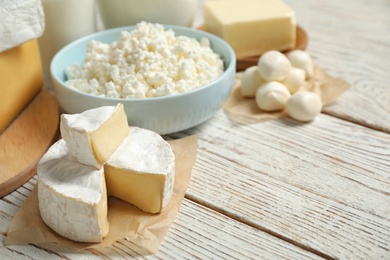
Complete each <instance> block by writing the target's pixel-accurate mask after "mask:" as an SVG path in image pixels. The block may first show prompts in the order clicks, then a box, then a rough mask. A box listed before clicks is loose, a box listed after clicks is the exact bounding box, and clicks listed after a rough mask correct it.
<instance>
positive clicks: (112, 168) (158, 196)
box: [104, 127, 175, 213]
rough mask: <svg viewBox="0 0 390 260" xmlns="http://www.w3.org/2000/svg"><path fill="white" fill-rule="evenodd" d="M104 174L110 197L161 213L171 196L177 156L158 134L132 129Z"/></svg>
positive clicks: (151, 211)
mask: <svg viewBox="0 0 390 260" xmlns="http://www.w3.org/2000/svg"><path fill="white" fill-rule="evenodd" d="M104 171H105V173H106V181H107V189H108V195H109V196H114V197H116V198H120V199H122V200H124V201H127V202H129V203H131V204H133V205H135V206H137V207H138V208H140V209H141V210H143V211H145V212H149V213H159V212H161V211H163V210H164V209H165V208H166V207H167V205H168V202H169V201H170V198H171V196H172V190H173V182H174V176H175V156H174V154H173V152H172V148H171V146H170V145H169V143H167V142H166V141H165V140H164V139H163V138H162V137H161V136H160V135H158V134H157V133H155V132H152V131H150V130H147V129H143V128H138V127H130V134H129V136H128V138H126V139H125V140H124V141H123V142H122V144H121V145H120V146H119V147H118V149H117V150H116V151H115V152H114V153H113V155H112V156H111V157H110V158H109V159H108V160H107V163H106V164H105V167H104Z"/></svg>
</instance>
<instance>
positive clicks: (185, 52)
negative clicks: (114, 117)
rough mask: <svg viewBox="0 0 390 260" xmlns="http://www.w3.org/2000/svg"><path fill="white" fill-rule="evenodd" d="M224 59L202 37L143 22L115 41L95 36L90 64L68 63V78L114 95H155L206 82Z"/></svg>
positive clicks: (219, 71)
mask: <svg viewBox="0 0 390 260" xmlns="http://www.w3.org/2000/svg"><path fill="white" fill-rule="evenodd" d="M223 70H224V67H223V61H222V60H221V58H220V56H219V55H218V54H216V53H214V52H213V50H212V49H211V48H210V42H209V40H208V39H207V38H202V39H201V40H200V41H197V40H196V39H193V38H189V37H186V36H175V33H174V32H173V31H172V30H164V27H163V26H162V25H161V24H152V23H147V22H141V23H138V24H137V25H136V28H135V30H133V31H131V32H128V31H122V32H121V35H120V39H119V40H118V41H117V42H113V43H111V44H105V43H101V42H97V41H91V42H90V43H89V44H88V47H87V54H86V58H85V60H84V64H82V65H81V66H80V65H77V64H75V65H73V66H71V67H68V69H67V75H68V81H67V84H68V85H70V86H72V87H74V88H76V89H78V90H80V91H83V92H86V93H89V94H92V95H96V96H102V97H110V98H150V97H159V96H167V95H172V94H177V93H182V92H186V91H189V90H192V89H195V88H198V87H201V86H204V85H206V84H208V83H210V82H211V81H213V80H215V79H216V78H218V77H219V76H220V75H221V74H222V73H223Z"/></svg>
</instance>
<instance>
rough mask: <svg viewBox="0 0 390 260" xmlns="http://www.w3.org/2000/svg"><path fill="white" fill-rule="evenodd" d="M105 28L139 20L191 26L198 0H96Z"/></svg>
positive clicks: (135, 22)
mask: <svg viewBox="0 0 390 260" xmlns="http://www.w3.org/2000/svg"><path fill="white" fill-rule="evenodd" d="M98 4H99V10H100V14H101V16H102V20H103V23H104V26H105V28H114V27H120V26H128V25H134V24H137V23H139V22H141V21H146V22H152V23H160V24H173V25H181V26H191V24H192V20H193V19H194V16H195V13H196V11H197V6H198V0H164V1H161V0H147V1H145V0H131V1H123V0H98Z"/></svg>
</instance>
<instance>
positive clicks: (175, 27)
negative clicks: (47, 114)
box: [50, 24, 236, 103]
mask: <svg viewBox="0 0 390 260" xmlns="http://www.w3.org/2000/svg"><path fill="white" fill-rule="evenodd" d="M162 26H163V27H164V29H165V30H169V29H172V30H173V31H174V32H175V36H177V31H178V30H181V31H189V32H193V33H195V34H199V35H196V36H187V37H191V38H198V37H207V38H208V39H209V40H212V41H217V42H219V43H221V44H222V45H223V46H224V47H225V48H226V49H227V51H228V53H229V55H230V62H229V63H228V64H227V67H226V68H225V69H224V71H223V73H222V74H221V75H220V76H219V77H218V78H216V79H215V80H213V81H210V82H209V83H208V84H206V85H203V86H201V87H198V88H195V89H192V90H189V91H185V92H182V93H177V94H172V95H166V96H159V97H150V98H149V97H148V98H135V97H131V98H112V97H101V96H96V95H92V94H88V93H85V92H82V91H80V90H78V89H75V88H73V87H70V86H69V85H68V84H66V83H65V82H64V81H63V80H62V79H60V78H59V76H57V74H56V73H54V71H55V69H54V67H55V65H56V64H57V63H58V60H59V59H60V56H61V55H62V53H63V52H65V51H67V50H68V49H71V48H72V47H74V46H77V45H79V44H80V43H84V42H87V43H88V42H90V41H91V40H94V39H95V38H96V37H98V36H99V37H101V36H104V35H107V34H111V33H120V32H121V31H132V30H134V29H135V28H136V25H129V26H121V27H115V28H110V29H106V30H102V31H98V32H95V33H92V34H89V35H86V36H83V37H81V38H79V39H77V40H74V41H72V42H70V43H68V44H67V45H65V46H64V47H62V48H61V49H60V50H59V51H58V52H57V53H56V54H55V55H54V57H53V59H52V60H51V62H50V76H51V77H52V79H53V78H54V79H55V81H57V82H59V83H60V84H61V86H62V87H64V88H66V89H67V90H69V91H71V92H75V93H77V94H79V95H81V96H85V97H86V98H96V99H98V100H108V101H116V102H119V103H121V102H126V101H131V102H152V101H153V100H156V101H157V100H169V99H176V98H180V97H183V96H187V95H191V94H193V93H196V92H199V91H202V90H204V89H206V88H208V87H210V86H211V85H214V84H216V83H218V82H219V81H221V80H222V79H223V78H224V77H226V75H227V74H229V72H230V71H231V70H233V71H234V72H235V71H236V56H235V52H234V50H233V48H232V47H231V46H230V45H229V43H227V42H226V41H225V40H223V39H222V38H220V37H218V36H216V35H214V34H211V33H209V32H206V31H203V30H199V29H196V28H193V27H186V26H180V25H168V24H162ZM180 35H181V34H180ZM213 51H214V50H213ZM214 52H215V51H214ZM218 54H219V53H218ZM219 55H220V56H221V54H219ZM221 59H222V60H223V61H224V63H225V62H226V60H224V57H221ZM68 66H70V65H68Z"/></svg>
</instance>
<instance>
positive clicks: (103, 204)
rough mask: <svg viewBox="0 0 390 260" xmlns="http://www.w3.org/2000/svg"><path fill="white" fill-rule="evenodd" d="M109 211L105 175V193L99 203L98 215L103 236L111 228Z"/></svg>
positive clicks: (103, 236)
mask: <svg viewBox="0 0 390 260" xmlns="http://www.w3.org/2000/svg"><path fill="white" fill-rule="evenodd" d="M107 212H108V205H107V187H106V181H105V179H104V175H103V194H102V197H101V199H100V201H99V202H98V205H97V215H98V222H99V226H100V228H101V232H102V238H105V237H106V236H107V234H108V231H109V229H110V225H109V223H108V218H107V214H108V213H107Z"/></svg>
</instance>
